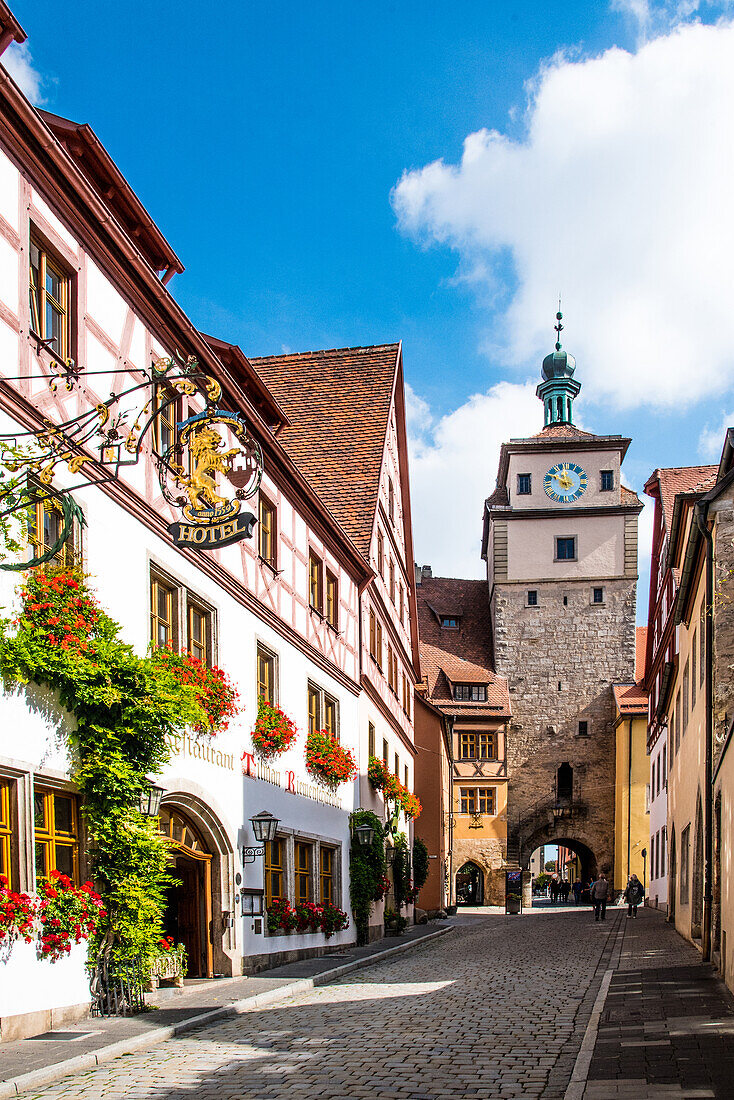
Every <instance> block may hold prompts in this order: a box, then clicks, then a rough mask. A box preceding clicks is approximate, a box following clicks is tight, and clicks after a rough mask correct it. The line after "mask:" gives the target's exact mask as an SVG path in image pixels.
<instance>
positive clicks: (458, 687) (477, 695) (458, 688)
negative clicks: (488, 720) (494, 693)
mask: <svg viewBox="0 0 734 1100" xmlns="http://www.w3.org/2000/svg"><path fill="white" fill-rule="evenodd" d="M454 699H455V700H456V702H457V703H486V702H487V685H486V684H454Z"/></svg>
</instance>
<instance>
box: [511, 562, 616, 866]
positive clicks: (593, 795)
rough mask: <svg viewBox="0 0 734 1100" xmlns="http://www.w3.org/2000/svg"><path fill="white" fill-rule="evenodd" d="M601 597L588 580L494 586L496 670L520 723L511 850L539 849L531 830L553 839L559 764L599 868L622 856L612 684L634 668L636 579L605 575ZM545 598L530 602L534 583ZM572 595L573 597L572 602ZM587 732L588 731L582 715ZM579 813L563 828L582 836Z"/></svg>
mask: <svg viewBox="0 0 734 1100" xmlns="http://www.w3.org/2000/svg"><path fill="white" fill-rule="evenodd" d="M598 583H599V584H601V585H603V588H604V603H603V604H602V605H596V604H592V603H591V602H590V586H589V581H588V580H586V581H583V582H574V581H565V580H564V581H546V582H533V584H532V585H529V584H523V585H518V584H507V583H504V584H498V585H495V588H494V592H493V594H492V601H491V603H492V622H493V631H494V646H495V660H496V669H497V672H498V674H499V675H500V676H505V677H507V680H508V683H509V690H510V701H511V707H512V721H511V723H510V727H509V731H508V738H507V766H508V774H509V784H510V787H509V804H508V822H507V831H508V837H509V838H510V845H509V851H510V856H511V857H512V856H514V855H515V853H516V850H517V851H518V854H519V853H520V852H522V857H523V859H526V858H527V857H529V855H530V854H531V853H530V852H529V851H528V852H526V851H524V848H523V843H524V841H525V840H526V839H527V838H529V837H530V836H531V834H532V835H533V836H536V835H537V837H538V843H543V841H544V840H547V841H549V842H550V843H553V842H554V832H555V826H554V823H553V814H552V806H553V803H554V801H555V790H556V772H557V769H558V767H559V765H560V764H562V763H568V764H570V765H571V767H572V768H573V801H574V804H575V806H576V807H578V806H579V805H580V807H581V809H580V812H579V811H578V810H575V816H576V820H577V827H578V831H579V837H578V839H579V840H581V839H582V835H581V834H582V833H583V842H584V843H585V844H587V845H588V846H589V847H590V848H591V850H592V852H593V854H594V855H595V857H596V860H597V863H598V866H599V867H600V868H602V867H604V868H605V869H607V868H608V869H609V870H611V868H612V865H613V858H614V799H615V731H614V719H615V707H614V698H613V694H612V684H614V683H624V682H627V683H631V682H632V681H633V680H634V672H635V587H636V582H635V580H634V579H631V578H630V579H626V578H625V579H617V580H606V581H604V580H600V581H599V582H598ZM528 587H533V588H535V589H537V591H538V606H537V607H526V606H525V602H526V596H527V588H528ZM564 597H565V599H566V602H565V603H564ZM580 721H586V722H587V723H588V736H586V737H584V736H580V735H579V722H580ZM574 827H575V826H574V822H573V819H571V821H570V822H569V821H568V820H566V821H564V822H563V835H564V836H566V837H570V838H573V836H574Z"/></svg>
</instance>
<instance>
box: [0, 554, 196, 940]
mask: <svg viewBox="0 0 734 1100" xmlns="http://www.w3.org/2000/svg"><path fill="white" fill-rule="evenodd" d="M20 596H21V609H20V613H19V615H18V617H17V618H16V619H14V620H12V621H8V620H4V621H2V622H1V623H0V627H1V628H2V630H1V633H0V672H1V673H2V677H3V679H4V681H5V682H6V683H8V684H18V683H27V682H34V683H37V684H45V685H46V686H48V687H49V688H51V689H52V690H53V691H54V692H56V693H57V696H58V699H59V701H60V702H61V703H62V704H63V705H64V706H65V707H66V708H67V709H68V710H69V711H70V712H71V714H72V715H73V717H74V720H75V728H74V729H72V730H71V731H70V732H69V734H68V736H69V741H70V745H71V749H72V761H73V775H72V778H73V780H74V782H75V783H76V785H77V787H78V789H79V792H80V795H81V799H82V814H83V816H84V819H85V822H86V825H87V830H88V833H89V840H90V845H89V851H90V858H91V862H92V868H91V870H92V874H93V876H94V879H95V883H96V885H97V886H98V888H99V890H100V893H101V894H102V897H103V899H104V903H105V909H106V916H105V917H104V918H103V919H102V920H101V921H100V923H99V926H98V930H97V937H96V940H97V946H100V945H105V946H109V948H110V949H111V950H112V952H113V953H120V954H131V953H132V954H139V955H141V956H142V957H143V959H150V958H152V957H153V956H154V955H156V954H158V945H159V940H160V938H161V936H162V934H163V929H162V925H161V921H162V914H163V907H164V897H165V890H166V887H167V886H168V884H169V883H170V882H171V881H172V879H171V875H170V872H169V870H168V846H167V842H166V840H165V839H164V838H163V837H162V836H161V835H160V834H159V832H158V827H157V821H156V820H155V819H150V818H146V817H144V816H143V815H142V814H141V813H140V812H139V810H138V808H137V806H138V803H139V796H140V793H141V791H143V790H144V789H145V788H146V786H147V780H146V774H147V773H152V774H155V773H156V772H159V771H160V770H161V769H162V768H163V766H164V765H165V764H166V763H167V761H168V748H167V744H166V738H167V736H169V735H175V734H177V733H181V732H183V730H184V729H185V728H186V727H193V728H195V729H197V728H198V729H202V728H211V722H210V713H208V711H207V708H206V706H205V705H204V701H203V700H202V698H201V696H200V694H199V692H198V691H197V686H196V684H194V683H191V682H183V681H182V679H181V677H180V676H179V675H177V669H176V667H175V666H173V665H172V666H170V667H169V665H167V664H166V663H165V662H161V661H158V660H154V659H151V658H150V657H138V656H137V655H136V654H135V653H134V652H133V650H132V648H131V646H129V645H127V644H126V643H125V642H123V641H122V639H121V637H120V626H119V625H118V624H117V623H116V622H114V620H113V619H111V618H110V617H109V615H107V614H105V612H104V611H103V610H102V608H101V607H100V605H99V603H98V601H97V599H96V597H95V596H94V594H93V593H92V591H91V590H90V588H89V586H88V583H87V580H86V578H85V577H84V576H83V575H82V574H81V573H79V572H75V571H72V570H56V571H54V570H52V569H48V568H47V569H43V570H42V569H35V570H33V572H32V573H31V574H30V575H29V576H28V578H27V580H26V582H25V585H24V586H23V587H22V588H21V590H20Z"/></svg>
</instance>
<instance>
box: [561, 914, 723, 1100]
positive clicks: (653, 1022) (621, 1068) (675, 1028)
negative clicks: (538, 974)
mask: <svg viewBox="0 0 734 1100" xmlns="http://www.w3.org/2000/svg"><path fill="white" fill-rule="evenodd" d="M612 965H614V963H613V964H612ZM610 978H611V980H610V983H609V989H608V993H607V996H606V1000H605V1002H604V1005H603V1009H602V1012H601V1016H600V1019H599V1028H598V1032H597V1035H596V1041H595V1044H594V1051H593V1055H592V1059H591V1065H590V1067H589V1072H588V1077H587V1084H586V1089H585V1090H584V1094H583V1095H584V1100H618V1098H621V1097H626V1098H628V1100H652V1098H654V1100H662V1098H667V1097H676V1098H678V1100H704V1098H715V1100H719V1098H721V1100H731V1097H734V998H733V997H732V995H731V994H730V993H729V991H728V989H727V988H726V986H725V985H724V983H723V982H722V981H721V979H720V978H719V977H717V975H716V974H715V973H714V970H713V967H711V966H709V965H708V964H705V963H702V962H701V956H700V954H699V953H698V951H696V949H695V948H694V947H692V946H691V945H690V944H689V943H687V942H686V941H685V940H683V939H682V937H681V936H679V935H678V933H677V932H675V931H674V930H673V928H672V927H671V926H670V925H669V924H666V922H665V919H664V918H663V917H662V916H661V914H659V913H657V912H656V911H655V910H652V909H641V910H640V911H639V914H638V917H637V919H636V920H625V921H624V938H623V940H622V943H621V953H620V955H619V961H618V963H617V967H616V969H615V970H614V973H613V974H611V975H610Z"/></svg>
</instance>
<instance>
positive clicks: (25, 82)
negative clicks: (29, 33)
mask: <svg viewBox="0 0 734 1100" xmlns="http://www.w3.org/2000/svg"><path fill="white" fill-rule="evenodd" d="M2 64H3V65H4V66H5V68H6V69H7V71H8V72H9V73H10V75H11V76H12V78H13V80H14V81H15V83H16V84H17V85H18V87H19V88H20V90H21V92H23V94H24V95H25V96H27V98H28V99H30V101H31V103H33V104H34V106H36V107H41V106H42V105H43V104H44V103H45V102H46V98H45V96H44V95H43V85H44V78H43V77H42V76H41V74H40V73H39V72H38V70H37V69H35V68H34V67H33V58H32V57H31V51H30V50H29V49H28V43H27V42H23V43H22V44H21V45H18V43H17V42H13V43H11V45H10V46H9V47H8V49H7V50H6V51H5V53H4V54H3V55H2Z"/></svg>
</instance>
